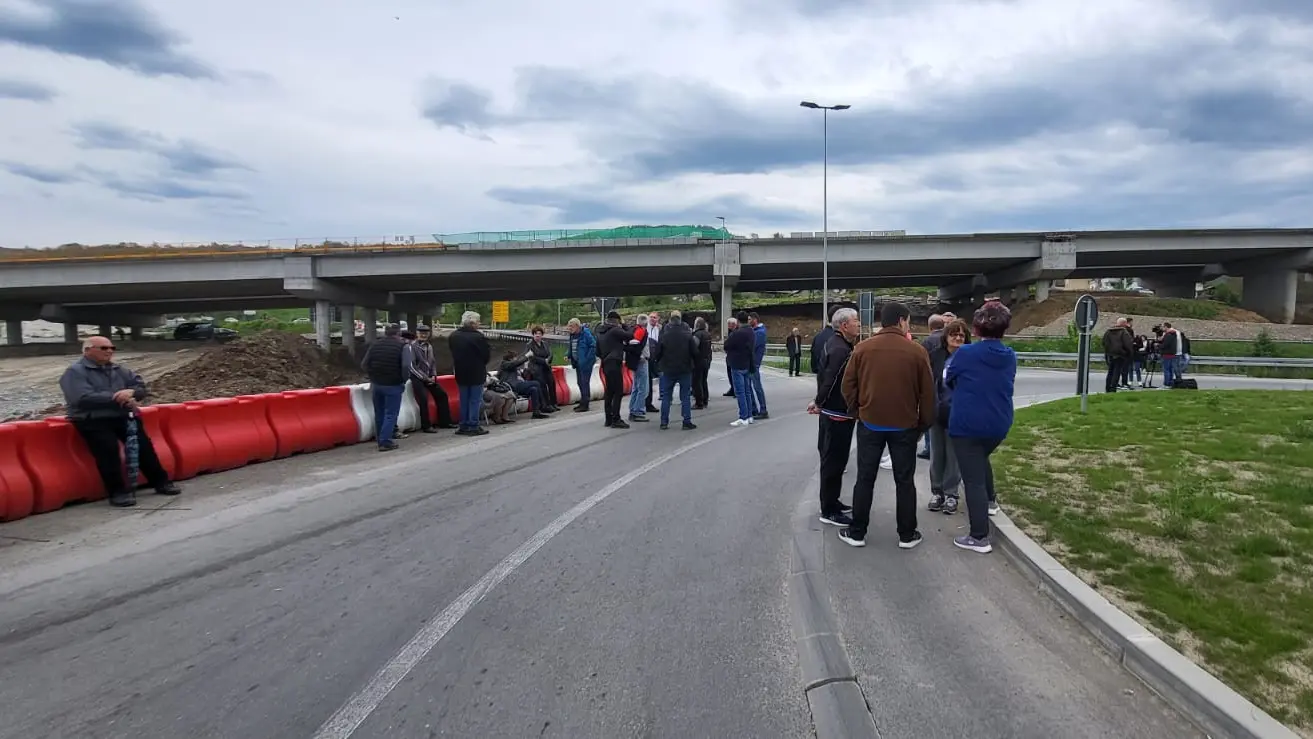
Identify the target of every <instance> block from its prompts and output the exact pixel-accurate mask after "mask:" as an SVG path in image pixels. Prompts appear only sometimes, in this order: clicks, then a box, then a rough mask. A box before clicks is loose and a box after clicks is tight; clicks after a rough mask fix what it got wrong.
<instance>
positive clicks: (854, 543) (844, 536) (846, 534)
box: [839, 527, 866, 547]
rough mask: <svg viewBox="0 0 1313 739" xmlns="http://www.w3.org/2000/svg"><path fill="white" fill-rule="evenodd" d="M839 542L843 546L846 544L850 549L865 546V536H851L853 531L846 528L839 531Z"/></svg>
mask: <svg viewBox="0 0 1313 739" xmlns="http://www.w3.org/2000/svg"><path fill="white" fill-rule="evenodd" d="M839 541H842V542H843V543H844V544H847V545H848V546H850V547H864V546H866V537H865V536H860V537H858V536H853V530H852V529H850V528H846V527H845V528H842V529H839Z"/></svg>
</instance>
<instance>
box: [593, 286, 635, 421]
mask: <svg viewBox="0 0 1313 739" xmlns="http://www.w3.org/2000/svg"><path fill="white" fill-rule="evenodd" d="M634 343H636V342H635V341H634V334H633V332H631V331H628V330H626V329H625V327H624V326H621V325H620V314H619V313H616V312H615V311H611V312H610V313H607V314H606V322H605V323H603V324H602V326H601V327H600V328H599V329H598V330H597V358H598V359H600V360H601V362H602V382H603V384H604V385H605V386H606V392H605V393H604V394H603V396H602V400H603V402H602V406H603V408H604V409H605V411H606V427H607V428H612V429H627V428H629V424H627V423H625V422H624V419H622V418H620V402H621V401H622V400H623V399H624V397H625V371H624V366H625V347H626V346H629V345H630V344H634Z"/></svg>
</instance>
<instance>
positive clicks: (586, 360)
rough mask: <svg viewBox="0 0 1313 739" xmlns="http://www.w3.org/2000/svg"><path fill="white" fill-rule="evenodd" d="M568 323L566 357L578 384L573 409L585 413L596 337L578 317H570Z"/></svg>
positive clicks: (591, 383)
mask: <svg viewBox="0 0 1313 739" xmlns="http://www.w3.org/2000/svg"><path fill="white" fill-rule="evenodd" d="M568 325H569V330H570V351H569V353H568V354H567V356H566V359H568V360H569V361H570V366H571V367H574V377H575V382H577V383H578V384H579V404H578V405H576V406H575V407H574V410H575V413H586V412H587V411H588V402H589V401H590V400H592V397H593V393H592V386H593V365H594V364H596V363H597V339H596V338H594V337H593V332H592V331H591V330H590V329H589V328H588V327H587V326H585V325H583V324H582V323H580V321H579V319H578V318H571V319H570V323H569V324H568Z"/></svg>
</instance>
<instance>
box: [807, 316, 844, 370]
mask: <svg viewBox="0 0 1313 739" xmlns="http://www.w3.org/2000/svg"><path fill="white" fill-rule="evenodd" d="M842 308H843V306H839V305H836V306H834V307H833V308H831V309H830V324H829V325H828V326H826V327H825V328H822V329H821V330H820V331H818V332H816V335H815V336H813V337H812V349H811V355H812V356H811V360H812V372H815V373H816V389H817V390H819V389H820V388H821V370H822V369H823V366H824V364H825V346H826V344H828V343H830V337H832V336H834V316H835V314H836V313H838V312H839V311H840V310H841V309H842Z"/></svg>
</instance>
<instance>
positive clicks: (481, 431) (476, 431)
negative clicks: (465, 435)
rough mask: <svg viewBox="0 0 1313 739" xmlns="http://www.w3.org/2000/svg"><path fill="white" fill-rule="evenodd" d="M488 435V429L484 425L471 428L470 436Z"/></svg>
mask: <svg viewBox="0 0 1313 739" xmlns="http://www.w3.org/2000/svg"><path fill="white" fill-rule="evenodd" d="M487 435H488V429H485V428H483V427H482V426H480V427H479V428H476V429H470V436H487Z"/></svg>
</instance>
